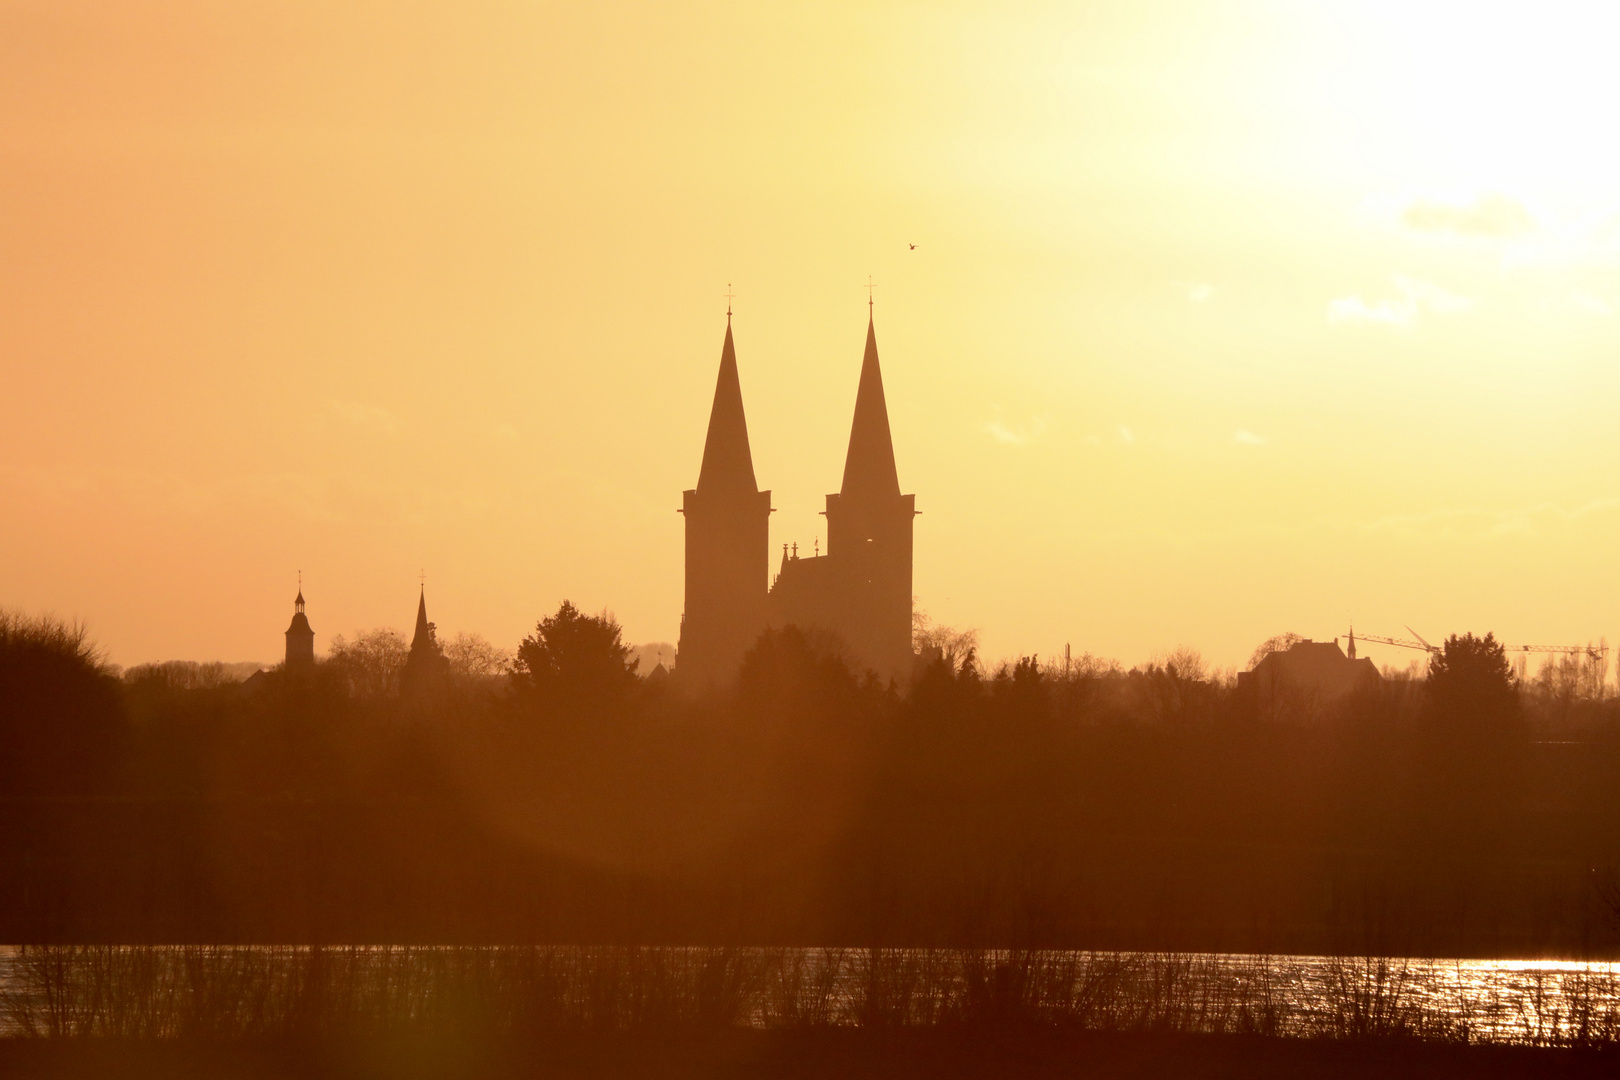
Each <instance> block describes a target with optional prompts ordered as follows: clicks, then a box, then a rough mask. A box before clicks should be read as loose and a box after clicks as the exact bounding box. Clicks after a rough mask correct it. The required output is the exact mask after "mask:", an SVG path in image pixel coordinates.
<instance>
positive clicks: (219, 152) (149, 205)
mask: <svg viewBox="0 0 1620 1080" xmlns="http://www.w3.org/2000/svg"><path fill="white" fill-rule="evenodd" d="M1611 10H1612V5H1606V4H1595V3H1594V4H1572V5H1561V4H1556V3H1547V2H1545V0H1542V2H1538V3H1534V4H1528V3H1527V4H1522V5H1509V4H1490V5H1480V4H1477V3H1455V4H1450V3H1444V4H1443V3H1422V2H1414V0H1401V2H1399V3H1396V2H1389V3H1370V2H1367V0H1357V2H1354V3H1350V2H1346V3H1342V4H1333V3H1303V2H1302V3H1294V4H1284V3H1220V4H1216V3H1208V4H1206V3H1154V4H1143V3H1139V2H1126V3H1075V2H1067V3H1053V4H1035V3H1027V4H1020V3H1008V2H1001V3H996V4H983V5H951V4H944V3H937V2H931V3H926V4H922V3H919V4H860V5H855V4H837V3H826V2H823V3H816V4H805V5H803V6H800V7H796V8H790V7H787V6H784V5H764V4H745V3H736V4H698V3H687V4H663V3H656V4H654V3H649V4H643V5H631V4H619V5H614V4H588V5H587V4H579V5H567V6H564V5H543V4H534V3H516V2H514V3H504V4H490V3H471V2H468V0H461V2H457V3H443V4H411V3H404V2H400V0H388V2H386V3H376V4H362V3H345V4H331V3H313V2H309V3H296V2H288V0H275V2H264V3H245V2H244V3H221V2H219V0H204V2H198V3H193V4H182V3H156V2H152V3H144V4H139V5H136V4H130V3H127V2H122V0H120V2H108V3H74V2H71V0H41V2H37V3H15V2H0V376H3V380H0V440H3V443H4V456H3V459H0V507H3V515H4V517H3V521H0V526H3V527H0V605H4V606H8V607H13V608H21V609H24V610H28V611H35V612H38V611H54V612H56V613H58V614H60V615H64V616H78V617H81V618H83V619H84V620H86V621H87V622H88V623H89V625H90V628H91V630H92V633H93V634H94V636H96V637H97V638H98V639H99V640H100V641H101V642H102V643H103V644H104V645H105V646H106V647H107V649H108V650H109V652H110V654H111V657H112V659H114V660H116V661H118V662H121V663H125V664H129V663H135V662H139V661H144V660H157V659H172V658H190V659H225V660H240V659H264V660H275V659H278V658H279V657H280V655H281V650H282V637H281V632H282V631H283V630H284V629H285V628H286V624H287V620H288V617H289V616H290V614H291V599H292V595H293V592H294V589H295V584H296V573H297V571H298V570H299V569H300V568H301V569H302V570H303V572H304V590H305V595H306V596H307V597H308V599H309V612H310V618H311V621H312V623H313V624H314V626H315V629H316V632H317V647H318V648H323V649H324V647H325V645H326V642H327V641H328V640H329V639H330V637H331V635H333V634H335V633H353V632H354V630H355V629H356V628H360V627H372V626H378V625H393V626H397V627H401V628H408V627H409V625H410V622H411V619H412V618H413V616H414V610H415V598H416V583H417V575H418V572H419V571H421V570H423V569H425V571H426V573H427V585H428V598H429V608H430V613H431V614H432V615H433V617H434V618H435V619H436V620H437V622H438V624H439V626H440V628H441V632H446V633H453V632H455V631H457V630H477V631H480V632H482V633H484V634H485V635H486V636H488V637H489V638H491V639H492V640H494V641H496V642H497V643H499V644H503V645H507V646H511V645H513V644H515V643H516V641H517V640H518V639H519V638H520V637H521V636H522V634H523V633H524V632H526V631H527V630H528V629H530V628H532V626H533V623H534V622H535V620H536V619H537V618H538V617H539V616H540V615H542V614H544V613H546V612H548V611H550V610H552V609H554V608H555V606H556V605H557V603H558V602H559V601H560V600H562V599H563V598H564V597H567V598H570V599H572V600H574V601H575V602H576V603H578V604H579V605H580V606H581V607H584V608H587V609H591V610H600V609H602V608H609V609H611V610H613V611H614V612H616V613H617V615H618V617H619V618H620V620H621V621H622V622H623V624H624V626H625V629H626V634H627V636H628V637H629V638H630V639H631V640H633V641H638V642H639V641H651V640H659V639H663V640H674V638H675V637H676V634H677V628H678V622H679V617H680V611H681V589H682V584H681V565H682V531H681V518H680V516H679V515H678V514H676V513H675V508H676V507H677V506H679V505H680V492H681V490H682V489H683V488H686V487H690V486H691V485H692V484H693V483H694V482H695V481H696V479H697V469H698V463H699V459H700V456H701V451H702V439H703V429H704V424H705V421H706V418H707V414H708V406H709V399H710V396H711V394H712V392H713V385H714V375H715V369H716V366H717V363H718V360H719V353H720V343H721V338H722V335H723V332H724V327H725V304H726V300H725V295H724V294H725V293H726V290H727V284H728V283H731V285H732V286H733V288H734V291H735V293H736V300H735V311H736V316H735V328H736V341H737V351H738V359H739V363H740V367H741V373H742V382H743V393H744V397H745V400H746V403H747V408H748V419H749V425H750V434H751V436H752V441H753V449H754V463H755V469H756V472H757V474H758V476H759V480H760V483H761V485H762V486H764V487H769V488H771V489H773V491H774V492H775V495H774V505H775V506H776V507H777V508H778V512H777V513H776V514H775V515H774V516H773V519H772V540H773V543H775V544H777V545H779V544H780V543H781V542H783V541H788V542H792V541H797V542H799V543H800V544H801V545H804V546H809V545H810V544H811V543H812V542H813V540H814V538H815V537H816V536H817V535H818V532H819V531H820V530H821V528H822V522H823V519H822V518H820V517H819V516H817V511H818V510H819V509H820V508H821V506H822V496H823V495H824V494H825V493H827V492H828V491H832V490H834V489H835V488H836V487H837V484H838V480H839V477H840V476H841V472H842V465H843V454H844V448H845V440H846V438H847V435H848V426H849V421H850V416H851V411H852V408H853V404H854V396H855V385H856V377H857V374H858V371H859V365H860V358H861V345H862V342H863V339H864V333H865V320H866V289H865V287H864V283H865V282H866V280H867V275H868V274H870V275H872V278H873V279H874V280H875V282H876V298H877V299H876V304H877V307H876V310H877V329H878V343H879V347H880V350H881V353H882V357H883V365H884V377H885V380H886V383H887V390H888V399H889V407H890V410H891V420H892V424H893V430H894V437H895V443H896V454H897V457H898V461H899V467H900V477H901V483H902V485H903V487H904V490H906V491H908V492H913V491H914V492H916V493H917V505H918V507H919V508H920V509H921V510H922V511H923V514H922V516H921V517H919V518H918V519H917V531H916V543H917V562H916V592H917V596H918V603H919V605H920V606H921V607H922V608H923V609H924V610H926V611H927V612H928V613H929V614H930V615H931V616H933V617H934V618H935V619H937V620H938V621H941V622H945V623H949V624H954V625H957V626H962V627H967V626H972V627H977V628H979V629H980V630H981V632H982V636H983V642H984V646H985V651H986V652H987V653H988V654H989V655H991V656H1002V655H1010V654H1013V653H1016V652H1030V651H1036V652H1039V653H1042V654H1052V653H1057V652H1061V650H1062V648H1063V645H1064V643H1065V642H1069V643H1072V646H1073V648H1074V650H1075V651H1076V652H1077V653H1078V652H1082V651H1090V652H1093V653H1097V654H1101V655H1105V656H1111V657H1117V658H1119V659H1121V660H1123V661H1125V662H1127V663H1135V662H1139V661H1142V660H1145V659H1147V658H1148V657H1149V656H1151V655H1153V654H1155V653H1158V652H1163V651H1167V650H1169V649H1171V648H1173V647H1175V646H1177V645H1181V644H1186V645H1191V646H1194V647H1196V648H1199V649H1201V650H1202V651H1203V652H1204V654H1205V656H1206V657H1208V658H1209V659H1210V660H1212V661H1214V662H1216V663H1218V664H1220V665H1229V664H1241V663H1242V662H1243V661H1244V660H1246V658H1247V657H1248V655H1249V653H1250V651H1251V650H1252V649H1253V648H1254V646H1255V645H1256V644H1257V643H1258V642H1259V641H1261V640H1262V639H1264V638H1265V637H1267V636H1269V635H1272V634H1275V633H1280V632H1282V631H1286V630H1293V631H1297V632H1299V633H1301V634H1304V635H1306V636H1310V637H1316V638H1330V637H1332V636H1334V635H1336V634H1341V633H1343V632H1344V630H1345V628H1346V626H1347V625H1348V624H1349V623H1350V622H1351V621H1352V620H1353V621H1354V623H1355V625H1356V628H1357V629H1358V630H1362V631H1366V632H1369V633H1375V634H1376V633H1382V634H1399V635H1403V636H1404V631H1403V626H1404V625H1406V624H1411V625H1412V626H1413V627H1414V628H1415V629H1416V630H1417V631H1418V632H1420V633H1422V634H1424V635H1425V636H1428V637H1431V638H1433V637H1436V636H1439V635H1443V634H1445V633H1448V632H1453V631H1462V630H1470V629H1471V630H1478V631H1484V630H1494V631H1496V632H1497V633H1498V634H1499V635H1501V636H1503V637H1505V638H1506V639H1508V640H1509V641H1514V642H1526V641H1531V642H1541V641H1547V642H1580V641H1585V640H1587V639H1589V638H1596V637H1597V636H1598V635H1601V634H1605V633H1609V634H1611V635H1613V634H1615V633H1617V632H1620V623H1616V621H1615V616H1616V614H1617V613H1620V609H1617V606H1616V600H1617V599H1620V569H1617V566H1616V552H1617V544H1616V541H1617V539H1620V481H1617V479H1616V473H1617V467H1620V425H1617V423H1616V417H1617V415H1620V367H1617V364H1616V346H1617V344H1620V329H1617V324H1620V315H1617V314H1616V313H1615V310H1614V308H1615V306H1616V305H1620V273H1617V270H1620V213H1617V211H1620V149H1617V146H1620V144H1617V143H1616V141H1615V139H1614V133H1613V118H1612V111H1613V104H1614V102H1615V101H1616V100H1620V65H1616V64H1615V63H1614V62H1613V58H1612V45H1613V42H1614V41H1615V40H1617V33H1620V25H1617V24H1616V19H1617V16H1615V15H1611V14H1610V11H1611ZM913 243H914V244H916V245H917V246H916V250H914V251H913V250H910V249H909V247H908V245H910V244H913ZM1372 655H1374V656H1375V657H1376V658H1378V659H1380V660H1382V661H1385V662H1389V663H1400V664H1404V663H1406V662H1407V661H1408V660H1409V659H1410V658H1411V655H1410V654H1405V653H1402V652H1399V651H1396V650H1387V649H1386V650H1384V651H1383V652H1375V653H1372Z"/></svg>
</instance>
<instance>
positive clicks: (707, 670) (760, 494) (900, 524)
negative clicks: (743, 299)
mask: <svg viewBox="0 0 1620 1080" xmlns="http://www.w3.org/2000/svg"><path fill="white" fill-rule="evenodd" d="M681 512H682V513H683V514H684V515H685V517H686V611H685V614H684V615H683V616H682V618H681V640H680V648H679V652H678V654H677V655H678V660H677V666H676V673H677V674H678V675H679V676H680V678H681V679H682V681H683V682H685V683H687V684H688V685H703V684H709V683H715V682H723V681H726V680H729V679H730V678H731V677H732V676H733V675H735V674H736V671H737V667H738V665H739V664H740V662H741V661H742V657H743V653H744V652H746V651H747V649H748V647H749V646H750V645H752V644H753V642H754V641H755V639H756V638H758V636H759V635H760V633H761V632H762V631H763V630H765V629H766V628H767V627H776V628H781V627H785V626H799V627H802V628H805V629H816V630H822V631H827V632H830V633H832V634H833V635H835V636H836V637H837V639H838V640H839V642H840V643H841V645H842V648H843V649H844V653H845V657H846V659H847V660H849V661H850V663H851V664H852V665H853V666H855V667H856V668H859V669H871V670H873V671H876V672H877V673H878V674H879V675H880V676H882V677H884V678H896V679H903V678H905V677H906V676H908V675H909V674H910V671H911V664H912V647H911V578H912V518H913V517H915V515H916V512H917V511H916V496H915V495H902V494H901V493H900V480H899V474H898V472H897V470H896V468H895V462H894V443H893V440H892V438H891V437H890V433H889V411H888V405H887V402H886V400H885V398H884V394H883V372H882V369H881V367H880V365H879V362H878V349H877V330H876V327H875V325H874V322H873V320H872V316H871V310H870V305H869V306H868V312H867V325H866V350H865V354H864V355H863V357H862V359H861V377H860V384H859V387H858V389H857V391H856V395H855V417H854V421H853V423H852V424H851V427H850V435H849V448H848V451H847V452H846V454H845V458H844V478H843V485H842V487H841V488H840V490H839V491H838V492H837V493H836V494H831V495H828V496H827V509H826V510H825V511H824V513H825V514H826V517H827V550H826V552H825V553H822V552H821V551H820V550H819V549H818V550H817V551H816V553H815V554H814V555H809V556H802V555H800V554H799V553H798V549H797V546H793V547H791V548H790V547H789V546H788V545H784V546H783V549H782V562H781V565H780V567H779V568H778V571H777V574H776V577H775V579H774V580H772V581H767V575H768V573H769V570H768V567H769V558H770V556H769V550H768V548H769V533H768V529H769V521H770V515H771V493H770V492H769V491H760V490H759V487H758V484H757V482H756V480H755V476H754V464H753V457H752V454H751V452H750V449H749V444H748V424H747V421H746V419H745V417H744V413H743V402H742V387H741V383H740V381H739V378H738V374H737V354H736V348H735V346H734V344H733V341H732V336H731V318H730V314H729V312H728V313H727V318H726V338H725V344H724V345H723V346H722V348H721V351H720V374H719V378H718V380H717V382H716V385H715V392H714V405H713V408H712V409H711V410H710V413H709V430H708V436H707V438H706V440H705V442H704V446H703V465H702V467H701V469H700V470H699V473H698V483H697V487H696V488H694V489H692V490H690V491H687V492H685V493H684V499H683V506H682V510H681Z"/></svg>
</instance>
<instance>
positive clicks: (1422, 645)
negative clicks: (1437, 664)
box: [1350, 626, 1441, 653]
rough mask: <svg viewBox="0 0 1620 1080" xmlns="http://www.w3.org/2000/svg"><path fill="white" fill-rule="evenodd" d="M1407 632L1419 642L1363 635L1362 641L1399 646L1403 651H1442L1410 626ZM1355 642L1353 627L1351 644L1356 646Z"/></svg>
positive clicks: (1351, 629) (1353, 629) (1354, 629)
mask: <svg viewBox="0 0 1620 1080" xmlns="http://www.w3.org/2000/svg"><path fill="white" fill-rule="evenodd" d="M1406 632H1407V633H1408V634H1411V635H1412V636H1413V637H1414V638H1417V640H1416V641H1409V640H1407V639H1406V638H1393V637H1379V636H1378V635H1377V634H1362V635H1361V640H1362V641H1376V642H1379V643H1380V644H1384V645H1397V646H1399V647H1400V648H1403V649H1422V650H1423V651H1424V652H1430V653H1437V652H1440V651H1441V650H1440V646H1438V645H1430V644H1429V643H1428V642H1427V641H1424V640H1423V635H1422V634H1420V633H1418V632H1417V631H1416V630H1413V629H1412V628H1411V627H1410V626H1408V627H1407V628H1406ZM1355 641H1356V628H1355V627H1353V626H1352V627H1351V628H1350V642H1351V644H1352V645H1354V644H1355Z"/></svg>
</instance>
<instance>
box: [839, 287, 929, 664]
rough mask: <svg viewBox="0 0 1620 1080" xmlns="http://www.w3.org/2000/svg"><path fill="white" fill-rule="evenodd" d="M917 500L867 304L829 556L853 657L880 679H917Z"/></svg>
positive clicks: (841, 625)
mask: <svg viewBox="0 0 1620 1080" xmlns="http://www.w3.org/2000/svg"><path fill="white" fill-rule="evenodd" d="M916 514H917V496H915V495H902V494H901V493H900V477H899V473H898V471H897V470H896V469H895V465H894V441H893V439H892V438H891V437H890V434H889V407H888V403H887V402H886V401H885V400H884V396H883V372H882V370H881V369H880V368H879V366H878V349H877V330H876V328H875V325H874V323H873V319H872V312H871V305H870V304H868V306H867V319H866V353H865V355H864V356H863V357H862V358H861V381H860V387H859V389H857V390H856V393H855V419H854V422H853V423H852V424H851V425H850V432H849V452H848V453H847V454H846V455H845V458H844V482H843V485H842V488H841V489H840V490H839V492H838V494H836V495H828V496H827V509H826V515H827V554H828V555H829V556H830V557H831V558H832V559H833V563H834V565H835V566H836V567H837V569H838V573H837V578H838V579H839V584H840V586H841V591H842V592H843V593H844V610H843V612H842V615H841V617H840V618H839V619H838V620H837V622H838V627H837V628H838V630H839V631H840V633H841V634H842V635H843V638H844V641H845V643H846V644H847V645H848V646H849V648H850V649H851V651H852V652H853V654H854V655H853V657H852V659H855V660H857V661H858V662H860V663H863V664H864V665H866V666H868V667H871V668H873V669H874V670H876V671H877V672H878V673H879V674H881V675H883V676H885V677H890V678H897V679H901V680H904V679H906V678H908V677H909V676H910V674H911V662H912V653H911V555H912V532H913V529H912V519H913V518H914V517H915V516H916Z"/></svg>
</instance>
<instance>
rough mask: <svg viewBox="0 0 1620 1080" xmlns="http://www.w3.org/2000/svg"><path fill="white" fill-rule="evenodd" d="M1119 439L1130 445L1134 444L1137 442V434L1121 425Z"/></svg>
mask: <svg viewBox="0 0 1620 1080" xmlns="http://www.w3.org/2000/svg"><path fill="white" fill-rule="evenodd" d="M1119 437H1120V438H1122V439H1124V440H1125V441H1126V442H1128V443H1133V442H1135V441H1136V435H1135V433H1133V432H1132V431H1131V429H1130V428H1128V427H1126V426H1125V425H1124V424H1121V425H1119Z"/></svg>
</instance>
